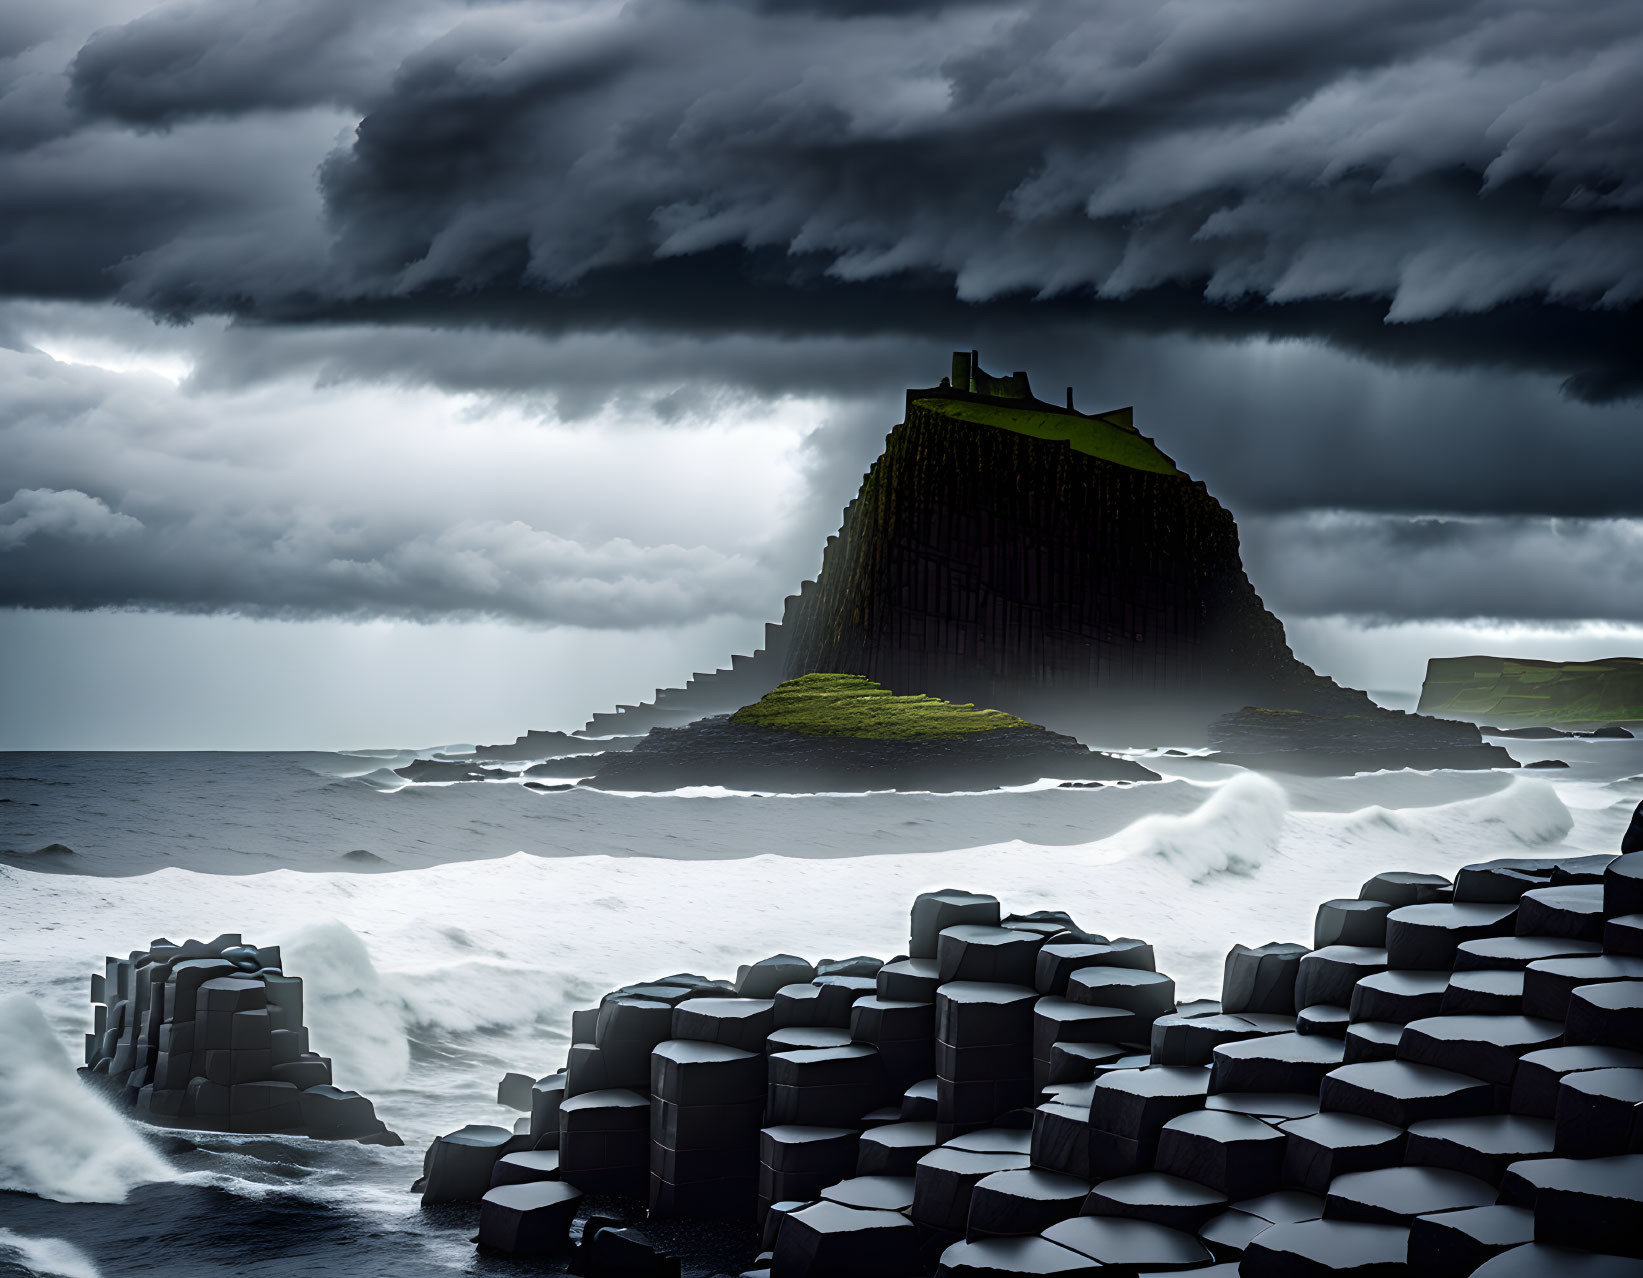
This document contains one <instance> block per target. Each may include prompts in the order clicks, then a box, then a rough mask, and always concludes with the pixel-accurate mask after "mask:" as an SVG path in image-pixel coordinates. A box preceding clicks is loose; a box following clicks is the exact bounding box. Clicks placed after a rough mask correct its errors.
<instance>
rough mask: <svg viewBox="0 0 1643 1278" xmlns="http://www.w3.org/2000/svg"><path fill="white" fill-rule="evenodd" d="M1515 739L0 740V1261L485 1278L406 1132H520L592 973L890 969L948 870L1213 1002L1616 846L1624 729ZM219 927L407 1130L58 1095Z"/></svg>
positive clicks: (108, 1270) (1632, 757)
mask: <svg viewBox="0 0 1643 1278" xmlns="http://www.w3.org/2000/svg"><path fill="white" fill-rule="evenodd" d="M1510 747H1511V749H1512V751H1513V752H1514V754H1516V756H1517V757H1518V758H1519V759H1520V760H1523V761H1528V760H1530V759H1534V758H1541V757H1558V758H1562V759H1565V760H1566V761H1567V762H1569V763H1570V764H1571V766H1570V767H1569V768H1567V769H1560V770H1556V771H1528V772H1505V771H1502V772H1439V773H1429V774H1426V773H1412V772H1398V773H1377V774H1369V775H1363V776H1358V777H1350V778H1329V777H1268V776H1261V775H1257V774H1253V773H1246V772H1241V771H1238V770H1235V769H1231V768H1227V767H1223V766H1221V765H1216V764H1213V763H1208V762H1206V761H1204V760H1201V759H1196V758H1183V757H1180V756H1167V755H1163V754H1162V753H1161V752H1157V751H1149V752H1147V753H1146V754H1145V755H1143V756H1141V758H1142V761H1143V762H1144V763H1146V764H1147V766H1149V767H1152V768H1153V769H1154V770H1156V771H1159V772H1160V773H1162V774H1164V775H1163V779H1162V780H1160V781H1157V782H1150V783H1142V784H1135V785H1125V786H1112V785H1109V786H1104V787H1099V788H1092V789H1061V788H1057V787H1055V785H1054V784H1053V782H1050V781H1047V782H1045V783H1043V784H1041V785H1039V786H1034V787H1023V788H1021V789H1019V790H1015V791H996V792H990V793H983V794H960V795H927V794H926V795H919V794H901V795H898V794H866V795H849V796H844V795H836V796H826V795H822V796H776V795H762V796H761V795H746V794H736V793H732V792H728V791H722V790H694V791H683V792H678V793H675V794H670V795H655V796H627V795H621V794H608V793H597V792H587V791H569V792H553V793H541V792H536V791H531V790H528V789H526V788H525V787H524V786H523V785H521V784H519V783H517V782H508V781H503V782H474V783H465V784H456V785H411V786H405V785H403V784H401V782H402V781H403V779H402V778H399V777H397V776H395V775H394V773H393V772H392V769H393V768H394V767H398V766H402V765H403V764H404V763H405V762H408V761H409V760H410V759H411V758H413V757H415V756H414V755H413V754H412V753H411V752H401V753H397V754H378V755H372V756H365V755H326V754H297V755H291V754H285V755H259V754H234V755H165V756H156V755H9V756H5V757H4V759H3V760H0V774H3V775H4V776H5V777H7V778H8V779H7V780H6V781H4V782H3V783H0V798H5V799H7V800H9V802H6V803H0V850H5V855H3V856H0V936H3V937H4V938H5V939H4V940H3V941H0V981H3V985H4V989H5V991H6V993H7V994H9V995H11V997H10V998H8V999H6V1000H5V1001H4V1002H0V1035H4V1038H5V1041H7V1042H8V1043H11V1044H16V1045H17V1047H16V1048H15V1049H14V1050H12V1051H10V1052H9V1053H8V1054H5V1057H4V1060H5V1063H4V1064H3V1065H0V1074H5V1075H6V1076H5V1077H3V1078H0V1091H3V1092H4V1094H7V1095H9V1094H15V1090H14V1089H15V1088H17V1087H26V1088H27V1089H29V1091H30V1093H31V1094H35V1095H46V1096H49V1097H50V1098H51V1101H50V1103H49V1104H47V1105H42V1106H35V1107H32V1108H30V1109H27V1110H26V1111H25V1110H21V1109H19V1110H18V1111H17V1112H15V1113H14V1112H13V1111H12V1110H5V1111H3V1112H0V1120H3V1121H0V1185H4V1186H5V1190H4V1191H0V1227H3V1228H4V1230H5V1231H6V1232H4V1233H0V1269H4V1267H5V1266H6V1265H18V1266H22V1268H23V1271H24V1272H30V1271H32V1272H38V1273H53V1272H59V1273H62V1274H65V1275H68V1276H69V1278H82V1275H102V1276H104V1278H107V1276H111V1275H115V1274H122V1273H141V1272H149V1271H153V1270H156V1269H162V1268H163V1269H164V1270H165V1271H166V1272H167V1273H168V1274H193V1273H198V1274H201V1275H205V1274H220V1273H227V1272H233V1273H267V1274H279V1275H286V1274H290V1275H295V1274H299V1273H300V1274H308V1273H332V1272H334V1273H342V1272H388V1271H390V1270H391V1271H392V1272H395V1273H396V1274H409V1275H422V1274H444V1273H452V1272H471V1271H472V1269H473V1265H474V1253H473V1249H472V1245H471V1242H470V1241H469V1239H470V1238H471V1236H472V1232H473V1224H474V1220H473V1216H472V1213H471V1212H469V1211H467V1209H461V1208H458V1209H443V1210H442V1211H424V1210H422V1209H421V1208H420V1207H419V1205H418V1202H417V1199H416V1196H415V1195H413V1194H412V1193H410V1192H409V1188H408V1187H409V1185H410V1183H411V1181H412V1180H413V1179H414V1178H415V1177H416V1175H417V1174H418V1173H419V1170H420V1162H421V1155H422V1150H423V1149H424V1148H425V1146H426V1144H427V1142H428V1141H429V1140H430V1139H432V1137H433V1136H434V1135H436V1134H438V1133H440V1132H443V1131H448V1130H451V1129H452V1128H455V1127H457V1126H460V1125H462V1124H463V1123H466V1122H498V1123H508V1122H511V1121H512V1118H513V1115H512V1113H511V1112H510V1111H507V1110H504V1109H501V1108H500V1107H498V1106H497V1105H496V1104H495V1092H496V1084H497V1081H498V1080H499V1078H500V1077H501V1075H502V1074H503V1073H504V1072H506V1071H508V1070H520V1071H522V1072H526V1073H530V1074H532V1075H539V1074H542V1073H546V1072H548V1071H550V1070H552V1069H556V1068H558V1067H559V1066H560V1065H562V1063H563V1059H564V1053H565V1049H566V1047H567V1045H568V1037H569V1034H568V1031H569V1020H570V1013H571V1011H572V1010H573V1009H575V1008H577V1007H582V1006H588V1005H590V1004H591V1003H592V1002H593V1001H594V1000H595V999H597V997H598V996H599V994H600V993H601V992H603V991H604V990H607V989H610V988H612V987H614V986H616V985H620V984H623V983H626V982H630V981H635V980H642V979H646V978H651V977H655V976H658V975H661V974H663V973H666V972H673V971H679V970H690V971H698V972H702V973H704V974H706V975H709V976H725V975H732V974H733V973H734V970H735V967H736V965H737V964H739V963H743V962H748V961H751V960H753V959H757V958H760V957H763V956H764V955H767V954H771V953H775V952H778V951H791V952H795V953H800V954H803V955H805V956H807V957H809V958H811V959H821V958H827V957H842V956H847V955H852V954H858V953H861V954H874V955H878V956H880V957H884V958H888V957H891V956H893V955H895V954H898V953H900V952H901V951H902V950H903V949H904V947H905V945H906V928H907V922H906V911H907V907H908V905H909V903H910V902H911V899H912V897H913V896H914V895H915V894H916V893H918V892H920V891H924V890H927V889H930V888H937V887H946V886H962V887H966V888H971V889H973V890H977V891H986V892H992V893H995V894H996V895H998V896H999V897H1000V898H1001V899H1002V900H1003V901H1004V902H1005V904H1006V907H1007V908H1010V909H1015V910H1031V909H1039V908H1062V909H1066V910H1068V911H1070V912H1071V913H1072V914H1073V916H1074V917H1075V918H1076V919H1077V920H1078V921H1079V922H1080V923H1081V924H1082V925H1083V926H1085V927H1087V928H1091V929H1094V930H1097V931H1101V932H1105V933H1107V934H1109V935H1114V936H1117V935H1130V936H1140V937H1144V938H1146V939H1147V940H1149V941H1151V942H1152V943H1153V944H1154V946H1155V948H1156V951H1157V955H1158V963H1159V967H1160V969H1161V970H1164V971H1167V972H1169V973H1170V974H1171V975H1172V976H1174V977H1175V979H1176V981H1177V985H1178V989H1179V993H1180V997H1182V998H1183V999H1186V998H1192V997H1198V996H1209V997H1213V996H1215V995H1216V993H1217V992H1218V988H1219V981H1220V971H1221V962H1222V959H1223V957H1224V955H1225V952H1226V950H1227V949H1228V948H1229V947H1230V946H1231V945H1232V944H1234V943H1236V942H1244V943H1248V944H1252V945H1255V944H1260V943H1262V942H1265V941H1269V940H1299V941H1310V938H1311V921H1312V912H1313V910H1314V908H1315V907H1316V904H1317V903H1318V902H1319V901H1321V900H1325V899H1328V898H1330V897H1334V896H1340V895H1352V894H1355V893H1356V891H1357V889H1358V887H1359V885H1360V884H1361V883H1362V882H1363V880H1364V879H1366V878H1368V877H1369V876H1370V875H1371V874H1373V873H1375V872H1377V871H1379V870H1383V869H1412V870H1432V871H1438V872H1443V873H1452V872H1453V871H1454V870H1455V869H1456V868H1458V867H1459V866H1460V865H1463V864H1465V863H1466V862H1468V861H1474V860H1480V859H1485V858H1489V857H1494V856H1502V855H1536V854H1544V853H1548V852H1551V851H1554V850H1555V851H1556V852H1558V853H1559V854H1573V853H1581V852H1590V851H1608V850H1613V848H1614V847H1615V846H1617V843H1618V839H1619V836H1620V832H1621V830H1622V829H1623V828H1624V826H1625V824H1626V821H1627V819H1628V818H1629V815H1630V811H1631V808H1632V807H1633V806H1634V805H1635V804H1636V802H1637V800H1638V798H1639V797H1643V780H1640V779H1639V778H1643V742H1627V741H1601V742H1600V741H1576V740H1558V741H1549V742H1515V741H1514V742H1512V743H1510ZM386 778H392V781H391V782H390V781H388V780H387V779H386ZM52 845H58V847H57V850H55V851H51V852H47V853H45V854H41V853H39V852H38V851H37V850H38V849H41V848H47V847H51V846H52ZM64 849H71V850H64ZM350 853H353V854H354V855H352V856H350V855H349V854H350ZM365 854H368V855H365ZM223 931H239V932H242V933H244V934H245V936H246V937H247V939H248V940H254V941H256V942H257V943H260V944H270V943H277V944H279V945H281V946H282V947H283V950H284V955H285V962H286V966H287V970H289V971H291V972H293V973H295V974H297V975H300V976H301V977H303V979H304V982H305V986H306V994H307V999H306V1004H307V1011H306V1020H307V1023H308V1025H309V1028H310V1030H311V1032H312V1036H313V1042H314V1046H315V1049H316V1050H318V1051H320V1052H322V1053H324V1054H326V1055H328V1056H331V1057H332V1058H333V1060H334V1062H335V1069H336V1076H337V1081H338V1083H339V1084H340V1085H342V1086H345V1087H353V1088H357V1089H359V1090H361V1091H363V1092H365V1093H366V1094H367V1095H369V1096H371V1098H372V1099H373V1100H374V1101H375V1103H376V1107H377V1112H378V1114H379V1115H380V1116H381V1117H382V1118H383V1119H384V1121H386V1122H387V1124H388V1125H389V1126H390V1127H391V1128H393V1129H394V1130H395V1131H397V1132H399V1133H400V1134H401V1135H402V1136H403V1137H404V1139H405V1141H406V1144H405V1146H404V1147H403V1148H397V1149H395V1148H378V1147H368V1146H360V1145H354V1144H351V1143H345V1142H344V1143H324V1142H310V1141H303V1140H298V1139H289V1138H270V1137H249V1136H227V1135H216V1134H205V1133H182V1132H174V1131H165V1132H161V1131H156V1130H153V1129H147V1128H143V1127H141V1126H139V1125H137V1124H135V1123H133V1122H131V1121H130V1120H128V1119H126V1118H125V1117H124V1116H123V1115H121V1114H119V1113H117V1112H116V1111H115V1110H114V1109H112V1108H111V1107H110V1106H109V1105H108V1104H107V1103H106V1102H104V1101H103V1100H102V1099H101V1098H100V1097H99V1096H97V1095H96V1094H95V1093H93V1092H91V1091H90V1090H89V1089H87V1088H86V1087H84V1086H83V1085H81V1084H80V1083H79V1081H78V1079H77V1078H76V1077H75V1076H74V1074H73V1072H72V1065H73V1063H74V1062H75V1061H76V1060H77V1057H78V1052H79V1048H80V1041H81V1036H82V1035H83V1033H84V1032H85V1031H86V1030H87V1029H88V1028H89V1022H90V1017H89V1012H88V1010H87V1000H86V977H87V975H88V974H89V973H90V972H91V971H92V970H94V969H100V967H101V964H102V956H103V955H104V954H105V953H106V952H118V953H124V952H125V951H127V950H129V949H131V948H133V947H137V946H145V945H147V944H148V943H149V941H150V940H152V939H154V938H157V937H160V936H167V937H170V938H171V939H173V940H180V939H183V938H184V937H187V936H202V937H209V936H212V935H215V934H217V933H219V932H223ZM8 1071H9V1073H8ZM22 1075H27V1077H26V1078H23V1077H22ZM19 1080H20V1081H19ZM4 1103H5V1102H4V1101H3V1100H0V1105H3V1104H4ZM42 1150H43V1151H48V1153H47V1155H42V1154H41V1153H40V1151H42ZM7 1191H9V1192H7ZM270 1231H276V1232H273V1233H271V1232H270ZM271 1237H277V1238H278V1239H279V1240H280V1246H279V1247H278V1248H277V1249H274V1248H270V1247H269V1245H268V1240H269V1238H271ZM490 1263H491V1262H486V1266H490ZM53 1265H55V1266H57V1268H55V1269H53V1268H51V1266H53ZM482 1267H485V1266H482ZM505 1270H506V1271H509V1272H511V1270H507V1267H506V1266H504V1267H503V1268H501V1269H498V1270H497V1272H503V1271H505ZM487 1271H488V1269H487ZM686 1271H687V1273H692V1272H696V1271H695V1270H692V1269H690V1267H689V1266H688V1265H687V1269H686ZM700 1272H701V1273H703V1274H706V1273H711V1272H712V1270H711V1269H702V1270H701V1271H700Z"/></svg>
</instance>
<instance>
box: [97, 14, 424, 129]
mask: <svg viewBox="0 0 1643 1278" xmlns="http://www.w3.org/2000/svg"><path fill="white" fill-rule="evenodd" d="M430 7H431V5H430V4H426V3H418V2H417V0H393V2H392V3H389V2H388V0H348V3H336V2H335V0H258V2H257V3H255V4H245V3H243V2H242V0H187V2H184V3H171V4H163V5H160V6H159V7H157V8H154V9H152V10H150V11H149V12H146V13H143V14H142V15H141V16H139V17H137V18H136V19H134V20H133V21H131V22H127V23H125V24H123V25H119V26H109V27H105V28H103V29H102V30H100V31H97V32H96V33H95V34H93V35H92V36H91V38H90V39H89V40H87V41H86V44H85V46H84V47H83V48H82V49H81V50H80V51H79V53H78V54H77V55H76V56H75V58H74V61H73V63H72V64H71V65H70V67H69V69H68V75H69V85H70V98H71V101H72V102H73V103H74V105H75V106H76V107H78V108H79V109H80V110H81V111H83V112H85V113H87V114H89V115H93V116H103V117H107V118H110V119H115V120H119V121H121V122H123V123H126V124H134V125H139V126H148V127H152V126H161V125H169V124H175V123H177V122H179V121H182V120H188V119H194V118H198V117H200V116H231V115H237V114H241V113H244V112H249V111H257V110H266V109H278V108H282V107H307V106H316V105H320V104H334V105H350V104H353V103H355V102H358V101H360V100H361V99H362V98H363V97H364V96H365V95H366V93H367V92H368V91H369V89H370V87H372V86H374V85H375V83H376V82H377V81H378V80H379V79H380V78H381V77H382V76H383V74H384V72H385V71H386V70H387V69H388V68H391V66H392V64H393V54H394V52H395V51H396V50H400V51H402V46H403V44H404V42H405V40H406V38H407V34H408V32H407V26H408V24H409V25H410V28H411V30H412V31H414V30H415V23H416V22H417V20H418V19H419V18H421V17H422V16H423V14H424V13H425V12H426V11H427V10H428V9H429V8H430Z"/></svg>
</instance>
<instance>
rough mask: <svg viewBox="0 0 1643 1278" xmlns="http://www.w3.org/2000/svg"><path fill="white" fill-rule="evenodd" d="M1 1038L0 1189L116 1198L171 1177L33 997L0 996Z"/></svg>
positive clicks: (65, 1198)
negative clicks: (85, 1077) (83, 1076)
mask: <svg viewBox="0 0 1643 1278" xmlns="http://www.w3.org/2000/svg"><path fill="white" fill-rule="evenodd" d="M0 1043H3V1044H5V1049H4V1050H3V1051H0V1189H16V1190H21V1191H22V1192H23V1193H25V1194H34V1195H35V1196H36V1197H39V1198H50V1199H53V1200H55V1201H57V1202H65V1203H118V1202H123V1201H125V1196H126V1194H127V1193H128V1192H129V1191H130V1190H131V1189H133V1188H135V1187H136V1186H138V1185H142V1184H146V1183H148V1182H150V1181H156V1180H164V1179H166V1178H167V1177H168V1176H170V1174H171V1168H170V1167H169V1166H168V1165H167V1164H166V1161H165V1160H164V1159H163V1158H161V1157H160V1155H159V1154H157V1153H155V1152H154V1150H153V1149H151V1148H150V1147H149V1146H148V1145H147V1144H146V1143H145V1142H144V1141H143V1139H142V1137H140V1136H139V1135H138V1134H137V1132H136V1130H135V1129H134V1128H133V1127H132V1126H131V1125H130V1124H129V1123H127V1122H126V1120H125V1119H124V1118H122V1117H121V1116H120V1115H119V1113H117V1112H116V1111H115V1109H114V1108H113V1106H111V1105H110V1104H109V1103H108V1102H107V1101H106V1100H104V1099H103V1098H102V1097H101V1096H99V1095H97V1094H96V1093H95V1092H94V1091H92V1089H91V1088H90V1087H88V1086H87V1085H86V1084H84V1083H83V1082H81V1081H80V1078H79V1076H78V1075H77V1074H76V1073H75V1072H74V1066H73V1065H72V1063H71V1062H70V1060H69V1055H68V1052H67V1051H66V1050H65V1049H64V1047H63V1044H62V1042H61V1041H60V1040H59V1039H58V1038H57V1036H56V1035H55V1034H54V1033H53V1031H52V1028H51V1026H50V1025H49V1024H47V1022H46V1017H45V1014H44V1013H43V1012H42V1011H41V1010H40V1008H39V1006H38V1005H37V1004H36V1003H35V1002H34V1000H33V999H31V998H28V997H26V996H24V995H21V994H14V995H11V996H10V997H7V998H5V999H0ZM47 1241H48V1242H49V1241H50V1240H47ZM11 1245H15V1244H11ZM41 1272H54V1271H50V1270H43V1271H41ZM63 1272H69V1271H66V1270H65V1271H63Z"/></svg>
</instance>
